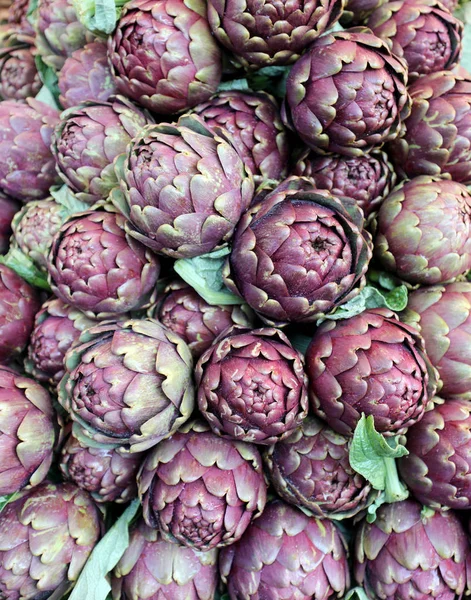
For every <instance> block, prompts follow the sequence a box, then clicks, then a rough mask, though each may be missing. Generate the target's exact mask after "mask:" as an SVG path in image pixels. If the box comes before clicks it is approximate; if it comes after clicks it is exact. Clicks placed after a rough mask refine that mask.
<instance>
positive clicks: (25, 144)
mask: <svg viewBox="0 0 471 600" xmlns="http://www.w3.org/2000/svg"><path fill="white" fill-rule="evenodd" d="M58 121H59V112H58V111H57V110H56V109H55V108H51V107H50V106H48V105H47V104H44V102H40V101H39V100H34V99H32V98H28V99H27V100H26V102H25V103H23V102H15V101H13V100H4V101H3V102H0V140H1V141H0V190H1V191H3V192H4V193H5V194H8V195H9V196H12V197H13V198H16V199H18V200H22V201H23V202H28V201H29V200H40V199H41V198H46V197H47V196H48V195H49V188H50V187H51V186H52V185H53V184H54V183H56V182H57V175H56V168H55V160H54V157H53V156H52V153H51V149H50V145H51V137H52V132H53V130H54V127H55V126H56V124H57V123H58Z"/></svg>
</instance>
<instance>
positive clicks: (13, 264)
mask: <svg viewBox="0 0 471 600" xmlns="http://www.w3.org/2000/svg"><path fill="white" fill-rule="evenodd" d="M0 263H2V264H4V265H6V266H7V267H10V269H12V270H13V271H15V273H17V274H18V275H19V276H20V277H22V278H23V279H24V280H25V281H27V282H28V283H29V284H31V285H32V286H34V287H37V288H41V289H42V290H46V291H48V292H50V291H51V287H50V285H49V283H48V281H47V276H46V275H45V273H43V272H42V271H40V270H39V269H38V268H37V267H36V265H35V264H34V263H33V261H32V260H31V259H30V258H29V257H28V256H26V254H24V253H23V252H22V251H21V250H20V249H19V248H18V247H17V246H10V249H9V250H8V253H7V254H6V255H5V256H0Z"/></svg>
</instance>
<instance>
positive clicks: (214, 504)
mask: <svg viewBox="0 0 471 600" xmlns="http://www.w3.org/2000/svg"><path fill="white" fill-rule="evenodd" d="M208 429H209V428H208V426H207V425H206V424H203V423H199V422H192V423H189V424H186V425H185V426H184V427H182V428H181V429H180V431H179V432H177V433H175V434H174V435H173V436H172V437H171V438H169V439H167V440H164V441H163V442H160V444H158V445H157V446H156V447H155V448H154V449H152V450H151V451H150V452H149V454H148V455H147V458H146V460H145V461H144V463H143V465H142V468H141V471H140V473H139V476H138V481H137V483H138V488H139V497H140V498H141V500H142V503H143V511H144V519H145V521H146V523H147V525H149V527H154V528H156V527H157V526H158V527H159V528H160V531H161V533H162V534H163V536H164V537H165V538H168V539H171V540H173V541H175V540H176V541H177V542H178V543H180V544H184V545H185V546H190V547H191V548H194V549H196V550H203V551H207V550H211V549H213V548H221V547H223V546H228V545H230V544H233V543H234V542H236V541H237V540H238V539H239V538H240V537H241V536H242V534H243V533H244V531H245V530H246V529H247V527H248V526H249V524H250V521H251V520H252V519H253V518H256V517H258V516H259V515H260V514H262V512H263V509H264V507H265V502H266V496H267V487H266V483H265V480H264V478H263V472H262V459H261V457H260V454H259V453H258V450H257V449H256V448H255V446H252V445H251V444H246V443H244V442H234V441H232V440H225V439H222V438H220V437H218V436H217V435H215V434H214V433H211V432H210V431H208Z"/></svg>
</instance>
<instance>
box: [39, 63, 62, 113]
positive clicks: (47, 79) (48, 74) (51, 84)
mask: <svg viewBox="0 0 471 600" xmlns="http://www.w3.org/2000/svg"><path fill="white" fill-rule="evenodd" d="M34 62H35V63H36V69H37V71H38V73H39V77H40V79H41V81H42V82H43V87H42V88H41V89H40V90H39V92H38V93H37V94H36V99H37V100H40V101H41V102H44V103H45V104H47V105H48V106H52V107H53V108H57V109H58V110H60V109H61V108H60V107H61V105H60V102H59V95H60V90H59V86H58V84H57V81H58V80H57V74H56V72H55V71H54V69H53V68H52V67H49V66H48V65H46V63H45V62H44V61H43V59H42V58H41V56H39V55H36V56H35V57H34Z"/></svg>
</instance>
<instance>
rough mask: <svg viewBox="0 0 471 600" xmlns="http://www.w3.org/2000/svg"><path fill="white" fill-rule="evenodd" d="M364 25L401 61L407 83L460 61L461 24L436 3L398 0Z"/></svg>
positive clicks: (449, 67) (425, 0) (421, 0)
mask: <svg viewBox="0 0 471 600" xmlns="http://www.w3.org/2000/svg"><path fill="white" fill-rule="evenodd" d="M367 26H368V27H369V28H370V29H371V30H372V31H373V33H374V34H375V35H377V36H378V37H380V38H381V39H382V40H385V41H386V42H388V43H389V44H390V45H391V48H392V51H393V52H394V54H395V55H396V56H400V57H401V58H403V59H404V60H405V61H406V63H407V67H408V70H409V81H413V80H414V79H417V77H420V75H428V74H429V73H434V72H435V71H442V70H443V69H452V68H453V67H454V66H455V65H456V64H457V63H458V61H459V59H460V53H461V38H462V36H463V23H462V22H461V21H459V20H458V19H456V18H455V17H454V16H453V15H452V14H451V13H450V12H449V11H448V10H447V9H446V8H445V7H444V6H443V5H442V4H441V2H439V1H438V0H406V1H404V0H397V1H396V2H388V3H387V4H383V5H382V6H380V7H379V8H377V9H376V10H375V11H374V12H373V14H372V15H371V16H370V18H369V19H368V23H367Z"/></svg>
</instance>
